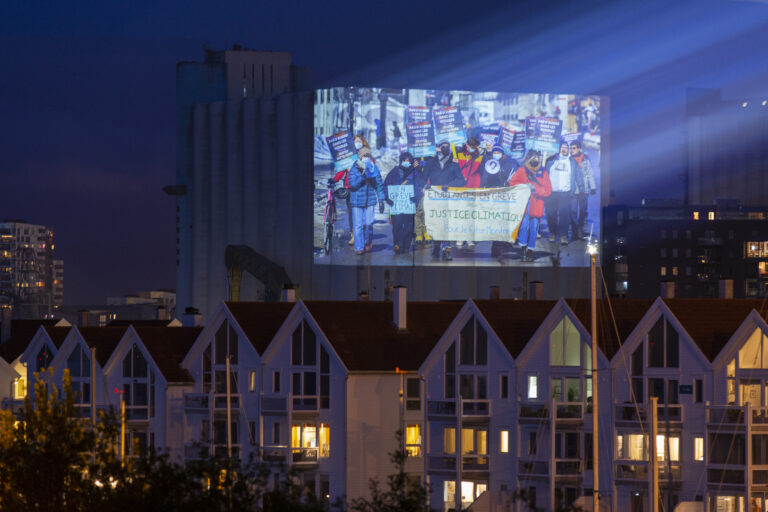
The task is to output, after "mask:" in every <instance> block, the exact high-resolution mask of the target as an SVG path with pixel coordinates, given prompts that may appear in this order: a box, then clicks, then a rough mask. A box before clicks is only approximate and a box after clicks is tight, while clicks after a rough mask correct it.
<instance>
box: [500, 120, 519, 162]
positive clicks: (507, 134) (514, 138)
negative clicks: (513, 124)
mask: <svg viewBox="0 0 768 512" xmlns="http://www.w3.org/2000/svg"><path fill="white" fill-rule="evenodd" d="M499 145H500V146H501V147H502V148H504V152H505V153H506V154H507V155H508V156H509V157H510V158H514V159H515V160H522V159H523V156H524V154H525V132H523V131H520V130H517V131H515V130H513V129H511V128H507V127H506V126H502V127H501V128H500V129H499Z"/></svg>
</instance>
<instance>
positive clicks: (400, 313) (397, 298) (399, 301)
mask: <svg viewBox="0 0 768 512" xmlns="http://www.w3.org/2000/svg"><path fill="white" fill-rule="evenodd" d="M393 291H394V294H393V295H392V318H393V320H394V322H395V326H396V327H397V330H398V331H399V332H402V331H405V330H407V328H408V325H407V322H406V317H407V316H408V288H406V287H405V286H395V288H394V289H393Z"/></svg>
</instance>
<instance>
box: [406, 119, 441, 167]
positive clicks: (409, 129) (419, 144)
mask: <svg viewBox="0 0 768 512" xmlns="http://www.w3.org/2000/svg"><path fill="white" fill-rule="evenodd" d="M405 132H406V134H407V136H408V151H410V153H411V154H412V155H413V156H414V157H416V158H420V157H422V156H434V155H435V129H434V128H433V127H432V123H430V122H429V121H424V122H421V123H410V124H407V125H405Z"/></svg>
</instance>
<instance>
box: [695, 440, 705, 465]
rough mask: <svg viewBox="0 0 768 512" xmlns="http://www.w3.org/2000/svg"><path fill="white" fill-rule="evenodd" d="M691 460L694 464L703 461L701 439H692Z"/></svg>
mask: <svg viewBox="0 0 768 512" xmlns="http://www.w3.org/2000/svg"><path fill="white" fill-rule="evenodd" d="M693 460H695V461H696V462H703V461H704V438H703V437H694V438H693Z"/></svg>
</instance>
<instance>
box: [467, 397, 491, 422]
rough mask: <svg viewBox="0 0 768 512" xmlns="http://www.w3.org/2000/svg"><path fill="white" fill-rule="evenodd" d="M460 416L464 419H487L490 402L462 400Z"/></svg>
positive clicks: (489, 413) (489, 412)
mask: <svg viewBox="0 0 768 512" xmlns="http://www.w3.org/2000/svg"><path fill="white" fill-rule="evenodd" d="M461 415H462V416H463V417H465V418H488V417H489V416H490V415H491V402H490V400H462V401H461Z"/></svg>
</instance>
